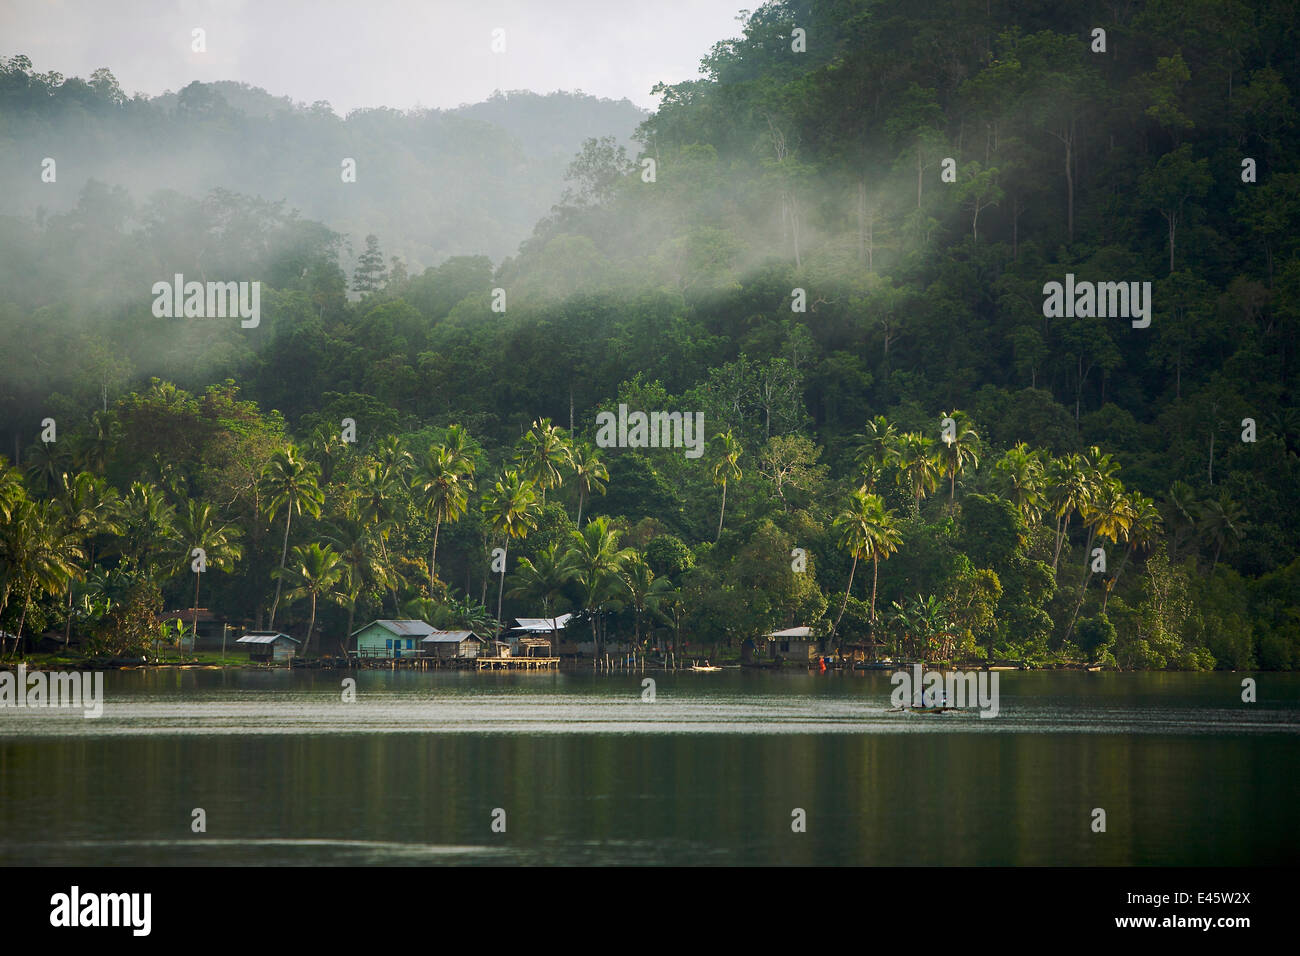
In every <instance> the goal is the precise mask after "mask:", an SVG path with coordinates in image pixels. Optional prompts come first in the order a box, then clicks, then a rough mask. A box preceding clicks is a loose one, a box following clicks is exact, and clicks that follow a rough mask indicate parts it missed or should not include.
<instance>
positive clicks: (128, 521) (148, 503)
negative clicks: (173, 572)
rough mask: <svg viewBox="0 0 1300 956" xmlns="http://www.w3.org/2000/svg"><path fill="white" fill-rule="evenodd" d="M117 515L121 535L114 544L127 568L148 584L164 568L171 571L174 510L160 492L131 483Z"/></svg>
mask: <svg viewBox="0 0 1300 956" xmlns="http://www.w3.org/2000/svg"><path fill="white" fill-rule="evenodd" d="M118 514H119V517H120V521H121V526H122V533H121V535H120V536H119V537H118V538H117V539H116V542H115V544H116V548H117V550H118V553H119V554H121V555H122V557H123V559H124V561H125V562H126V564H127V565H128V567H130V568H131V569H133V570H134V571H135V572H136V573H138V574H140V575H141V576H142V577H143V578H144V579H145V580H146V581H150V582H152V581H153V580H154V579H155V578H157V576H158V574H159V572H160V571H161V569H162V568H163V567H164V566H167V567H168V569H169V570H170V568H171V564H172V557H173V544H174V542H175V538H176V526H175V522H176V509H175V507H173V506H172V504H171V503H170V502H169V501H168V500H167V498H166V496H165V495H164V494H163V491H162V489H161V488H159V487H158V486H157V485H154V484H149V483H146V482H142V481H136V482H132V484H131V487H130V489H129V490H128V491H127V493H126V497H124V498H123V499H122V504H121V507H120V509H119V511H118Z"/></svg>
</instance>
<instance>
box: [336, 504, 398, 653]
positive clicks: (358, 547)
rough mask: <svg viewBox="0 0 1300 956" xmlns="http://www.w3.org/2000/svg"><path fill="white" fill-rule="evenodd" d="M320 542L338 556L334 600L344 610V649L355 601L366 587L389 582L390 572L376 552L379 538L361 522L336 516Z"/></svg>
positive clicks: (382, 585)
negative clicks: (338, 577) (340, 574)
mask: <svg viewBox="0 0 1300 956" xmlns="http://www.w3.org/2000/svg"><path fill="white" fill-rule="evenodd" d="M325 530H326V534H325V536H324V539H323V540H324V541H325V542H326V543H328V544H329V545H330V546H331V547H332V548H333V549H334V550H335V551H336V552H337V553H338V555H339V560H340V561H341V562H342V564H343V577H342V579H341V580H340V582H339V587H338V588H337V590H336V591H335V597H334V600H335V602H336V603H338V604H339V605H341V606H343V607H346V608H347V609H348V625H347V633H346V634H345V635H344V642H342V643H341V649H342V650H343V651H344V653H346V652H347V645H346V640H347V639H348V638H350V637H351V636H352V624H353V622H354V621H355V619H356V611H357V602H358V601H359V600H360V599H361V595H362V594H364V593H366V591H367V590H369V589H370V588H379V589H380V590H381V591H382V589H383V588H385V587H387V586H388V585H389V584H390V572H389V569H388V565H387V563H386V562H385V561H384V560H383V557H382V556H381V553H380V547H379V541H378V540H377V538H376V536H375V535H374V534H373V533H372V532H371V530H370V529H369V528H368V527H367V526H366V525H365V524H363V523H362V522H360V521H357V520H355V519H352V518H347V517H340V518H338V519H336V520H335V521H334V522H332V523H331V524H329V525H328V526H327V527H326V529H325Z"/></svg>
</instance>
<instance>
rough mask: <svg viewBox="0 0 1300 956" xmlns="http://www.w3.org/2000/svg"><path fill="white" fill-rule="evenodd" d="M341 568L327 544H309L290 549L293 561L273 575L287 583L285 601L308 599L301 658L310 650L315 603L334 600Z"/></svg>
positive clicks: (335, 555) (342, 570) (314, 620)
mask: <svg viewBox="0 0 1300 956" xmlns="http://www.w3.org/2000/svg"><path fill="white" fill-rule="evenodd" d="M345 568H346V566H345V565H344V564H343V561H342V559H341V558H340V557H339V556H338V554H337V553H336V552H335V551H334V549H333V548H331V547H330V546H329V545H328V544H327V545H325V546H324V547H321V545H320V544H319V542H316V541H313V542H312V543H311V544H308V545H301V544H298V545H294V548H293V561H292V562H291V563H290V564H289V565H288V566H287V567H285V568H281V569H277V571H276V575H275V576H276V578H277V579H278V580H280V581H288V582H289V590H288V591H287V592H286V593H285V599H286V600H287V601H290V602H293V601H297V600H299V599H300V598H304V597H305V598H310V599H311V618H310V620H309V621H308V623H307V637H306V639H305V640H304V641H303V642H302V653H303V656H306V654H307V652H308V650H310V648H311V635H312V631H313V630H315V628H316V602H317V601H318V600H320V599H321V598H324V599H326V600H334V599H335V596H336V595H337V593H338V592H337V585H338V583H339V582H340V581H341V580H342V578H343V573H344V570H345Z"/></svg>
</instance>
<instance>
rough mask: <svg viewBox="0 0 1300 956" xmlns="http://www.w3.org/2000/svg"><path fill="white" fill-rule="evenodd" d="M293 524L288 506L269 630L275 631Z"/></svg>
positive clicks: (291, 510)
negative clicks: (290, 527) (276, 613)
mask: <svg viewBox="0 0 1300 956" xmlns="http://www.w3.org/2000/svg"><path fill="white" fill-rule="evenodd" d="M292 523H293V505H292V504H290V505H289V507H288V508H287V509H286V511H285V515H284V544H283V546H281V548H280V576H279V577H277V578H276V579H275V600H274V601H273V602H271V622H270V623H269V624H268V625H267V628H268V629H269V630H272V631H274V630H275V612H276V609H277V608H278V607H279V606H280V588H281V586H283V584H284V562H285V561H286V560H287V559H288V557H289V525H291V524H292Z"/></svg>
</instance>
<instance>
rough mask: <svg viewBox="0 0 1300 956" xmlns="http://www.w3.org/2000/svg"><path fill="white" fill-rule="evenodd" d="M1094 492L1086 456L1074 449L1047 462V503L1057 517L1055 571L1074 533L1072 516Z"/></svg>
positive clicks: (1053, 558)
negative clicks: (1066, 540)
mask: <svg viewBox="0 0 1300 956" xmlns="http://www.w3.org/2000/svg"><path fill="white" fill-rule="evenodd" d="M1091 493H1092V486H1091V483H1090V481H1089V478H1088V471H1087V462H1086V461H1085V460H1084V458H1083V456H1081V455H1078V454H1074V453H1071V454H1068V455H1066V456H1065V457H1064V458H1058V459H1054V460H1053V461H1052V462H1051V463H1050V464H1049V465H1048V466H1047V503H1048V506H1049V507H1050V508H1051V509H1052V514H1053V515H1054V516H1055V518H1056V548H1055V551H1054V552H1053V555H1052V571H1053V572H1055V571H1056V567H1057V564H1058V563H1059V562H1060V560H1061V549H1062V548H1063V547H1064V545H1065V539H1066V537H1067V536H1068V535H1069V533H1070V519H1071V517H1072V516H1073V515H1074V513H1075V511H1077V510H1078V509H1079V507H1080V506H1081V505H1082V504H1083V503H1084V502H1086V501H1087V500H1088V497H1089V495H1090V494H1091Z"/></svg>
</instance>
